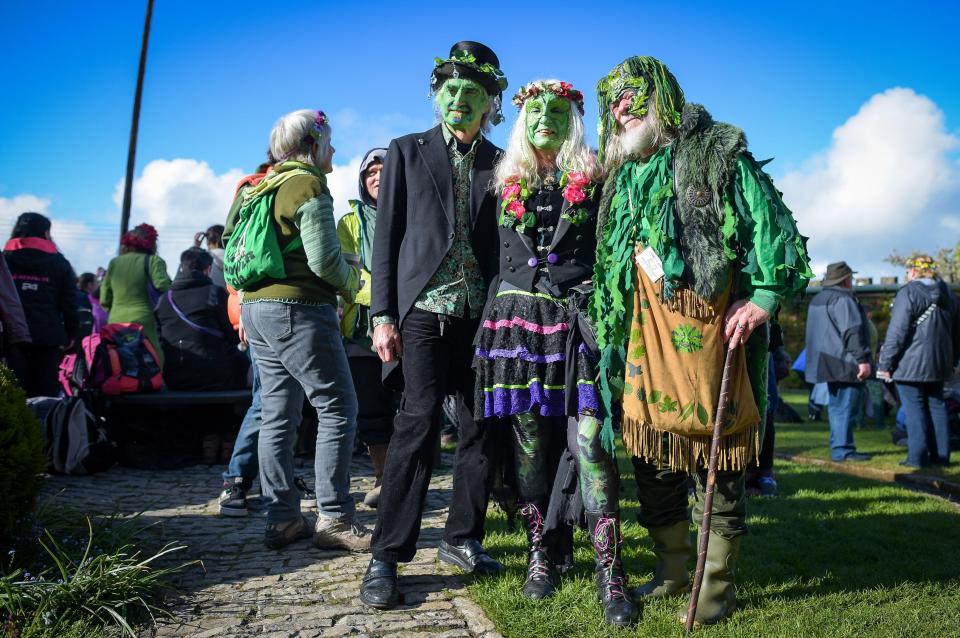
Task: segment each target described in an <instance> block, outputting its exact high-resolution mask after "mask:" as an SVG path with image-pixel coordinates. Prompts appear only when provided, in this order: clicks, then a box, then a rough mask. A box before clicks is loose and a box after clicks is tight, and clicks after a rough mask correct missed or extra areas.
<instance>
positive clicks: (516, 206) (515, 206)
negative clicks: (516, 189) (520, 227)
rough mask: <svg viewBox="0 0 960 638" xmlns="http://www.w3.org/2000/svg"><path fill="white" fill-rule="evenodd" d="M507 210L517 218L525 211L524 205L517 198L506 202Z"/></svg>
mask: <svg viewBox="0 0 960 638" xmlns="http://www.w3.org/2000/svg"><path fill="white" fill-rule="evenodd" d="M507 210H508V211H510V212H511V213H513V216H514V217H516V218H517V219H520V218H521V217H523V216H524V214H525V213H526V212H527V208H526V206H524V205H523V204H522V203H520V202H519V201H517V200H513V201H512V202H510V203H509V204H507Z"/></svg>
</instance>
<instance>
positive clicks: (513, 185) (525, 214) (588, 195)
mask: <svg viewBox="0 0 960 638" xmlns="http://www.w3.org/2000/svg"><path fill="white" fill-rule="evenodd" d="M596 187H597V185H596V184H593V183H591V182H590V180H589V178H587V176H586V174H585V173H583V172H581V171H570V172H569V173H564V174H563V175H562V176H561V177H560V188H562V189H563V199H565V200H566V201H567V202H569V203H570V206H569V207H567V210H566V212H564V213H563V214H562V215H561V216H560V218H561V219H566V220H567V221H568V222H570V223H571V224H572V225H574V226H579V225H580V224H582V223H584V222H585V221H587V219H589V217H590V211H589V210H588V209H587V207H585V206H579V204H582V203H583V202H585V201H587V200H588V199H593V195H594V192H595V190H596ZM500 197H501V202H500V225H501V226H503V227H504V228H513V229H515V230H516V231H517V232H518V233H522V232H525V231H526V229H527V226H533V225H534V224H536V222H537V218H536V215H534V214H533V213H532V212H530V211H528V210H527V207H526V206H525V205H524V202H525V201H526V200H527V199H529V198H530V190H529V189H528V188H527V180H525V179H524V178H522V177H520V176H519V175H513V176H511V177H508V178H507V179H506V181H505V182H504V187H503V193H502V194H501V196H500Z"/></svg>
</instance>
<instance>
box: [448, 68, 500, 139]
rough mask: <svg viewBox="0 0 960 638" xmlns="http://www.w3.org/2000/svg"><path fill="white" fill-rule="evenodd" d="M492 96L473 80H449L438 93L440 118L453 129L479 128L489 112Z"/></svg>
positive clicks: (467, 129)
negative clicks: (484, 116) (488, 107)
mask: <svg viewBox="0 0 960 638" xmlns="http://www.w3.org/2000/svg"><path fill="white" fill-rule="evenodd" d="M489 102H490V96H488V95H487V92H486V91H485V90H484V88H483V87H482V86H480V84H478V83H477V82H474V81H473V80H465V79H463V78H454V79H450V80H447V81H446V82H444V83H443V86H441V87H440V90H439V91H437V96H436V103H437V107H438V108H439V109H440V117H442V118H443V121H444V122H445V123H446V124H447V126H449V127H450V128H452V129H456V130H460V131H469V130H471V129H474V128H478V127H479V125H480V121H481V119H482V118H483V114H484V113H485V112H486V110H487V105H488V104H489Z"/></svg>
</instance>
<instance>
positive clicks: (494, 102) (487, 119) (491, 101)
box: [430, 78, 500, 135]
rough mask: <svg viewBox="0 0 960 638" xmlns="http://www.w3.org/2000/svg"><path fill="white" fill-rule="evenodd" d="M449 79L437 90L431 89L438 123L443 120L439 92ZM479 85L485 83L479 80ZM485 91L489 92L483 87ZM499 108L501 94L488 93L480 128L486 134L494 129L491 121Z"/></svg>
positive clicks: (435, 120) (434, 112)
mask: <svg viewBox="0 0 960 638" xmlns="http://www.w3.org/2000/svg"><path fill="white" fill-rule="evenodd" d="M448 81H449V78H448V79H447V80H444V81H443V84H441V85H440V88H438V89H436V90H433V89H431V90H430V100H431V101H432V102H433V116H434V122H435V123H436V124H440V123H441V122H443V114H442V113H441V112H440V105H439V104H437V94H438V93H439V92H440V91H441V90H443V86H444V84H446V83H447V82H448ZM477 86H479V87H480V88H481V89H483V85H481V84H480V83H479V82H477ZM483 92H484V93H487V90H486V89H483ZM499 110H500V96H499V95H490V94H489V93H487V109H486V110H485V111H484V112H483V115H482V116H481V117H480V130H481V131H483V133H484V135H488V134H489V133H490V131H491V129H493V123H492V122H491V118H492V117H493V114H494V113H496V112H497V111H499Z"/></svg>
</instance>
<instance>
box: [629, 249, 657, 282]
mask: <svg viewBox="0 0 960 638" xmlns="http://www.w3.org/2000/svg"><path fill="white" fill-rule="evenodd" d="M636 255H637V265H638V266H640V267H641V268H642V269H643V272H645V273H647V277H649V278H650V281H651V282H653V283H657V282H658V281H660V278H661V277H663V262H662V261H661V260H660V257H659V256H657V253H655V252H654V251H653V248H651V247H650V246H647V247H646V248H644V249H643V250H642V251H640V252H638V253H636Z"/></svg>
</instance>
